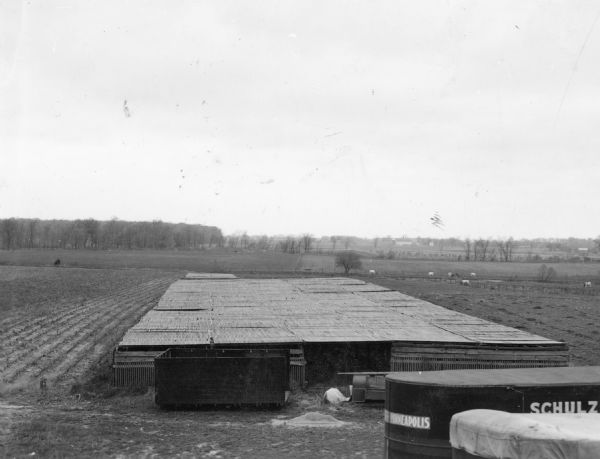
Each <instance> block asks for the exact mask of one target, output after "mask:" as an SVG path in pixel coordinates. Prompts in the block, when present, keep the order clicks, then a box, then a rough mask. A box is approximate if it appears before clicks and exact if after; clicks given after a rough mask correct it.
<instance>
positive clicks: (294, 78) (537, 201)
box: [0, 0, 600, 237]
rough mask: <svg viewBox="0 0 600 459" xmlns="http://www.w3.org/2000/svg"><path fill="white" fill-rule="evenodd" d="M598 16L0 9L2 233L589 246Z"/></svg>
mask: <svg viewBox="0 0 600 459" xmlns="http://www.w3.org/2000/svg"><path fill="white" fill-rule="evenodd" d="M599 15H600V3H598V2H596V1H574V0H565V1H527V2H523V1H512V2H511V1H502V2H483V1H428V2H416V1H369V0H364V1H326V2H323V1H315V2H309V1H305V0H303V1H282V0H274V1H260V2H245V1H241V0H240V1H196V0H195V1H189V2H187V1H174V2H172V1H166V0H163V1H143V2H142V1H125V2H124V1H121V0H120V1H107V0H101V1H81V0H30V1H24V2H19V1H12V0H6V1H3V2H1V3H0V98H1V100H0V102H1V103H0V218H6V217H11V216H15V217H39V218H43V219H50V218H67V219H75V218H88V217H92V218H96V219H101V220H106V219H110V218H113V217H117V218H119V219H123V220H153V219H161V220H164V221H171V222H187V223H204V224H211V225H217V226H219V227H220V228H222V229H223V230H224V231H225V232H226V233H232V232H235V231H248V232H249V233H251V234H260V233H267V234H284V233H293V234H300V233H304V232H309V233H312V234H314V235H324V234H353V235H358V236H384V235H393V236H401V235H409V236H418V235H420V236H437V237H450V236H458V237H467V236H469V237H480V236H481V237H498V236H514V237H568V236H578V237H595V236H597V235H598V234H600V209H599V207H600V199H599V198H600V194H599V191H600V59H599V58H598V57H599V56H600V24H597V22H598V18H599ZM436 212H437V213H438V214H439V216H440V217H441V219H442V220H443V223H444V227H443V228H440V227H436V226H434V225H432V221H431V217H432V216H433V215H434V214H435V213H436Z"/></svg>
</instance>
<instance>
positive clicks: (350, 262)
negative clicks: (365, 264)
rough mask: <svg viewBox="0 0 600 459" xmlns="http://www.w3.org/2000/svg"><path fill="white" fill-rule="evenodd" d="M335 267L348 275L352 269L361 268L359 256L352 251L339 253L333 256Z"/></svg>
mask: <svg viewBox="0 0 600 459" xmlns="http://www.w3.org/2000/svg"><path fill="white" fill-rule="evenodd" d="M335 266H341V267H343V268H344V272H345V273H346V274H348V273H349V272H350V270H352V269H360V268H362V261H361V259H360V255H359V254H358V253H356V252H353V251H352V250H347V251H345V252H340V253H338V254H337V255H336V256H335Z"/></svg>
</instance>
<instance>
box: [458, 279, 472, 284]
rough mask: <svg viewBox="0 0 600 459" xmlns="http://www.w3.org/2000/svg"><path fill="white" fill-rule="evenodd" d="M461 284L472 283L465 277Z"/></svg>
mask: <svg viewBox="0 0 600 459" xmlns="http://www.w3.org/2000/svg"><path fill="white" fill-rule="evenodd" d="M460 285H471V283H470V282H469V280H468V279H463V280H461V281H460Z"/></svg>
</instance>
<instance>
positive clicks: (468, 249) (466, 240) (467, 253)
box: [465, 238, 471, 261]
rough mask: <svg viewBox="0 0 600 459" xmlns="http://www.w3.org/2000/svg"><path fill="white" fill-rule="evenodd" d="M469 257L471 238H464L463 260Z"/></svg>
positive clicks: (467, 259)
mask: <svg viewBox="0 0 600 459" xmlns="http://www.w3.org/2000/svg"><path fill="white" fill-rule="evenodd" d="M470 259H471V239H469V238H467V239H465V260H466V261H469V260H470Z"/></svg>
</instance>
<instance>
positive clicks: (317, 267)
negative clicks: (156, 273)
mask: <svg viewBox="0 0 600 459" xmlns="http://www.w3.org/2000/svg"><path fill="white" fill-rule="evenodd" d="M56 259H60V260H61V267H63V268H65V267H66V268H100V269H105V268H109V269H127V268H144V269H160V270H174V271H206V272H238V273H265V274H266V273H272V274H274V275H280V274H282V273H294V274H295V275H296V274H299V273H305V274H309V273H313V274H327V275H328V274H339V273H342V272H343V270H342V269H341V268H339V267H337V268H336V266H335V257H334V256H333V255H329V254H324V255H317V254H311V253H309V254H288V253H281V252H274V251H248V252H245V251H232V250H230V249H220V248H213V249H207V250H195V251H194V250H190V251H176V250H161V251H158V250H129V251H127V250H39V249H33V250H10V251H7V250H0V265H8V266H10V265H13V266H53V263H54V261H55V260H56ZM362 265H363V266H362V270H359V272H362V273H365V272H368V270H370V269H374V270H376V271H377V273H379V274H383V275H390V276H402V277H427V273H429V272H434V273H435V277H436V278H446V277H447V274H448V272H455V273H458V274H460V275H461V276H464V277H468V276H469V274H470V273H472V272H475V273H477V276H478V277H479V278H486V279H504V280H535V279H537V277H538V271H539V268H540V266H541V263H522V262H513V263H502V262H452V261H435V260H432V261H429V260H414V259H407V260H405V259H401V260H387V259H378V258H368V257H365V258H363V259H362ZM546 265H547V266H548V267H553V268H554V269H555V271H556V273H557V277H556V280H557V281H561V282H565V281H567V282H568V281H573V282H579V281H582V280H598V281H600V264H598V263H547V264H546Z"/></svg>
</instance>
